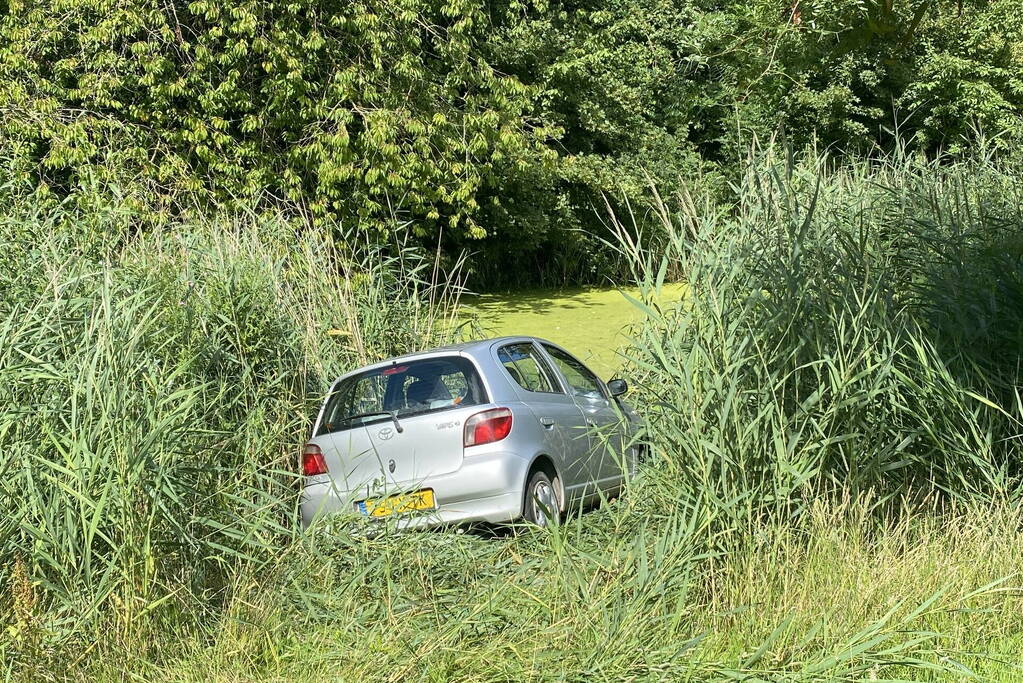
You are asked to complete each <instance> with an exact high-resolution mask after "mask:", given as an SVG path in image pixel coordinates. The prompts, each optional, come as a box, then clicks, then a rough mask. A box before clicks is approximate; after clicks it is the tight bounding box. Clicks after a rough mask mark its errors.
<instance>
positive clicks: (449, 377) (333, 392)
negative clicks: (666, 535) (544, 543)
mask: <svg viewBox="0 0 1023 683" xmlns="http://www.w3.org/2000/svg"><path fill="white" fill-rule="evenodd" d="M626 391H627V386H626V384H625V381H624V380H620V379H619V380H612V381H610V382H608V383H607V384H605V383H604V382H602V381H601V380H600V379H599V378H598V377H597V376H596V375H595V374H594V373H593V372H591V371H590V370H589V369H588V368H587V367H586V366H585V365H583V364H582V363H581V362H579V360H578V359H576V358H575V357H573V356H572V355H571V354H569V353H568V352H567V351H565V350H564V349H563V348H561V347H560V346H557V345H556V344H552V343H551V342H549V341H545V340H543V339H537V338H534V337H502V338H500V339H488V340H486V341H476V342H469V343H465V344H459V345H456V346H447V347H443V348H439V349H433V350H431V351H425V352H422V353H415V354H410V355H407V356H401V357H398V358H393V359H390V360H386V361H382V362H380V363H376V364H374V365H370V366H367V367H365V368H362V369H359V370H356V371H354V372H351V373H348V374H346V375H343V376H342V377H340V378H339V379H338V380H337V381H336V382H334V384H333V386H332V387H331V389H330V392H329V393H328V395H327V399H326V401H325V402H324V404H323V407H322V408H321V409H320V413H319V415H318V416H317V418H316V423H315V425H314V426H313V436H312V438H311V439H310V440H309V442H308V443H307V444H306V445H305V446H304V448H303V450H302V470H303V474H304V476H305V480H304V488H303V492H302V503H301V506H302V520H303V523H304V524H306V525H308V524H310V523H311V522H312V520H313V519H315V518H316V517H318V516H320V515H322V514H325V513H331V512H337V511H348V512H355V513H360V514H364V515H368V516H372V517H384V516H398V517H399V520H398V523H399V525H401V526H429V525H436V524H455V523H462V522H476V521H485V522H509V521H512V520H517V519H522V518H524V519H526V520H527V521H530V522H533V523H535V524H539V525H546V524H548V523H549V522H551V521H552V520H554V519H556V518H558V517H559V516H560V514H561V513H563V512H564V511H565V510H566V509H568V508H570V507H571V506H575V505H583V504H586V503H588V502H593V501H595V500H597V499H598V498H599V497H600V496H601V495H602V494H604V495H613V494H615V493H617V492H618V491H619V490H620V489H621V487H622V484H623V482H624V481H625V478H626V474H627V473H628V474H631V473H633V472H634V471H635V466H636V462H637V458H638V456H639V454H640V448H641V447H640V446H638V445H636V444H634V443H633V441H634V439H633V437H634V436H635V432H636V428H637V424H638V420H637V418H636V415H635V413H634V412H633V411H632V410H631V409H630V408H629V407H628V406H626V405H625V403H624V402H623V401H622V400H621V398H620V397H621V395H622V394H624V393H625V392H626Z"/></svg>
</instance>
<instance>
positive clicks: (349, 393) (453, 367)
mask: <svg viewBox="0 0 1023 683" xmlns="http://www.w3.org/2000/svg"><path fill="white" fill-rule="evenodd" d="M484 393H485V392H484V391H483V386H482V383H481V382H480V379H479V375H478V374H477V373H476V368H475V367H473V364H472V363H471V362H470V361H469V360H467V359H465V358H462V357H460V356H450V357H443V358H427V359H423V360H412V361H406V362H404V363H395V364H392V365H389V366H387V367H383V368H377V369H375V370H368V371H366V372H362V373H359V374H358V375H353V376H351V377H348V378H346V379H344V380H343V381H341V382H339V383H338V384H337V386H336V387H334V391H333V392H332V393H331V395H330V396H329V397H327V403H326V407H325V408H324V411H323V419H322V421H321V422H320V428H319V429H318V430H317V434H328V433H330V432H336V431H339V430H342V429H351V428H353V427H358V426H360V425H364V424H368V423H371V422H380V421H384V420H391V419H394V418H397V419H401V418H402V417H408V416H412V415H421V414H424V413H432V412H436V411H439V410H446V409H450V408H455V407H461V406H473V405H478V404H480V403H485V402H486V397H485V395H484Z"/></svg>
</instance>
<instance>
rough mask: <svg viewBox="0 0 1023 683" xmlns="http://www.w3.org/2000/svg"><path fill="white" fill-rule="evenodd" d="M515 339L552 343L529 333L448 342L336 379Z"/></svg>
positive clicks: (482, 347) (478, 348) (381, 362)
mask: <svg viewBox="0 0 1023 683" xmlns="http://www.w3.org/2000/svg"><path fill="white" fill-rule="evenodd" d="M516 341H519V342H522V341H536V342H541V343H544V344H552V342H549V341H547V340H546V339H542V338H540V337H531V336H529V335H515V336H506V337H491V338H490V339H477V340H475V341H467V342H461V343H459V344H449V345H447V346H437V347H434V348H432V349H423V350H422V351H415V352H413V353H406V354H403V355H401V356H393V357H391V358H384V359H381V360H378V361H374V362H372V363H367V364H365V365H362V366H360V367H358V368H354V369H352V370H350V371H349V372H346V373H344V374H343V375H341V377H339V378H338V379H341V378H344V377H348V376H350V375H355V374H358V373H360V372H363V371H366V370H373V369H376V368H379V367H381V366H384V365H392V364H394V363H402V362H405V361H411V360H417V359H419V358H428V357H431V356H436V355H438V354H445V353H450V354H465V355H469V356H471V355H473V354H474V353H478V352H480V351H482V350H484V349H487V348H490V347H491V346H493V345H495V344H499V343H502V342H516Z"/></svg>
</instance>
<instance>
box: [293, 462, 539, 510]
mask: <svg viewBox="0 0 1023 683" xmlns="http://www.w3.org/2000/svg"><path fill="white" fill-rule="evenodd" d="M528 466H529V463H528V462H527V461H526V460H525V459H524V458H522V457H520V456H518V455H515V454H513V453H506V452H495V453H480V454H479V455H467V456H465V458H464V459H463V460H462V466H461V467H460V468H459V469H457V470H455V471H454V472H450V473H448V474H443V475H438V476H435V477H427V478H425V479H423V480H422V481H419V482H406V483H403V484H402V485H401V486H400V487H398V486H395V487H392V488H391V489H390V490H386V491H382V492H381V491H374V492H372V494H370V492H368V491H366V490H360V491H343V490H339V489H338V488H337V484H336V482H333V481H331V480H326V481H318V482H308V483H307V484H306V485H305V487H304V489H303V491H302V501H301V510H302V524H303V526H309V525H310V524H311V523H312V522H313V520H315V519H316V518H318V517H321V516H323V515H329V514H332V513H338V512H342V513H352V512H354V511H355V502H356V501H359V500H365V499H366V498H367V497H379V496H381V495H388V494H392V493H397V492H400V491H409V490H419V489H433V493H434V500H435V502H436V505H437V507H436V509H435V510H432V511H429V512H426V511H424V512H422V513H416V514H415V515H410V516H405V517H403V518H402V519H401V520H399V522H398V524H399V526H402V527H409V528H413V527H429V526H438V525H444V524H460V523H466V522H493V523H497V522H510V521H512V520H515V519H518V518H519V517H520V516H521V515H522V497H523V487H524V486H525V478H526V470H527V468H528Z"/></svg>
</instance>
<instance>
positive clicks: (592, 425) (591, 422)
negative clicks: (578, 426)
mask: <svg viewBox="0 0 1023 683" xmlns="http://www.w3.org/2000/svg"><path fill="white" fill-rule="evenodd" d="M586 424H588V425H589V426H591V427H596V426H597V423H596V422H594V421H593V420H587V421H586Z"/></svg>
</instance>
